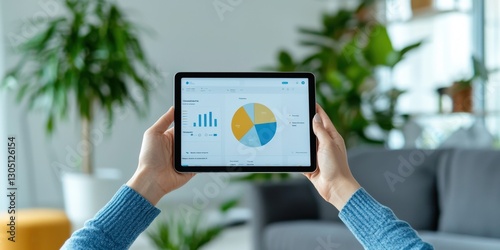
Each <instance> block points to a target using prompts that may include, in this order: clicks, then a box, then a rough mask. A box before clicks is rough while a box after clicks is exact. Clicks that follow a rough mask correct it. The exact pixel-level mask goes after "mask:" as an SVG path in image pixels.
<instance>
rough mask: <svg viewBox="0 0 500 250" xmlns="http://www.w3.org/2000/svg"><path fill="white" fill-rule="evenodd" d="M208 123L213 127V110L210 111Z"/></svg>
mask: <svg viewBox="0 0 500 250" xmlns="http://www.w3.org/2000/svg"><path fill="white" fill-rule="evenodd" d="M208 124H209V125H210V127H212V112H208Z"/></svg>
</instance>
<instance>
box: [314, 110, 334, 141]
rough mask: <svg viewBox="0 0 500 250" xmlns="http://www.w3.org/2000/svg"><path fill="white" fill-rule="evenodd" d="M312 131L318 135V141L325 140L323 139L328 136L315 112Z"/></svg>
mask: <svg viewBox="0 0 500 250" xmlns="http://www.w3.org/2000/svg"><path fill="white" fill-rule="evenodd" d="M313 132H314V134H315V135H316V137H318V140H319V142H320V143H322V142H325V140H327V139H328V138H329V137H330V135H329V134H328V131H326V129H325V127H324V125H323V121H322V120H321V117H320V115H319V114H318V113H316V114H315V115H314V118H313Z"/></svg>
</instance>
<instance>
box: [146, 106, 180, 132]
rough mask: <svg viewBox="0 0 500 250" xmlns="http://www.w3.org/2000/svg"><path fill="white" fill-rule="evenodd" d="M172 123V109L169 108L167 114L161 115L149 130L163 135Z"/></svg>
mask: <svg viewBox="0 0 500 250" xmlns="http://www.w3.org/2000/svg"><path fill="white" fill-rule="evenodd" d="M172 122H174V108H173V107H170V109H168V111H167V113H165V114H164V115H162V116H161V117H160V119H158V121H156V122H155V124H153V126H151V128H150V129H151V130H152V131H154V132H158V133H164V132H165V131H166V130H167V129H168V127H169V126H170V124H172Z"/></svg>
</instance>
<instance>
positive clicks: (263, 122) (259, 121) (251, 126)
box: [231, 103, 276, 147]
mask: <svg viewBox="0 0 500 250" xmlns="http://www.w3.org/2000/svg"><path fill="white" fill-rule="evenodd" d="M231 130H232V131H233V135H234V137H235V138H236V140H238V141H239V142H240V143H242V144H243V145H245V146H248V147H261V146H264V145H266V144H267V143H269V142H270V141H271V140H272V139H273V137H274V135H275V134H276V117H275V116H274V114H273V112H272V111H271V110H270V109H269V108H268V107H266V106H264V105H262V104H260V103H248V104H245V105H243V106H241V107H240V108H238V110H236V112H235V113H234V115H233V119H232V121H231Z"/></svg>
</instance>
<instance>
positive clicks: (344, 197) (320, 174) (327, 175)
mask: <svg viewBox="0 0 500 250" xmlns="http://www.w3.org/2000/svg"><path fill="white" fill-rule="evenodd" d="M316 110H317V113H316V115H315V116H314V118H313V131H314V134H315V135H316V137H317V138H318V147H317V148H318V149H317V150H318V152H317V156H318V167H317V168H316V171H314V172H312V173H305V174H304V175H305V176H306V177H307V178H308V179H309V180H310V181H311V182H312V183H313V185H314V187H315V188H316V189H317V190H318V192H319V194H320V195H321V196H322V197H323V199H325V200H326V201H328V202H330V203H331V204H333V205H334V206H335V207H336V208H337V209H338V210H341V209H342V208H343V207H344V205H345V204H346V203H347V201H349V199H350V198H351V196H352V195H353V194H354V193H355V192H356V191H357V190H358V189H359V188H360V185H359V184H358V182H357V181H356V180H355V179H354V177H353V176H352V174H351V171H350V169H349V165H348V164H347V154H346V148H345V144H344V139H342V136H340V134H339V133H338V132H337V130H336V129H335V126H334V125H333V124H332V122H331V120H330V118H329V117H328V115H327V114H326V113H325V111H324V110H323V108H321V106H319V105H318V104H316Z"/></svg>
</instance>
